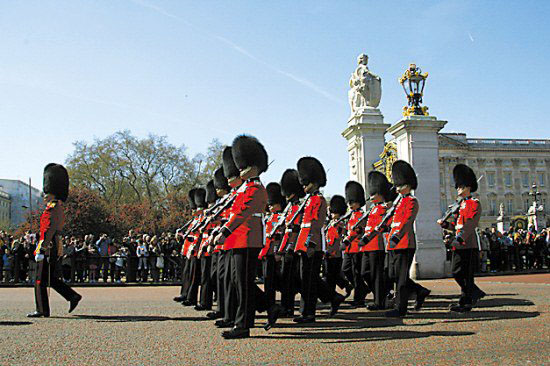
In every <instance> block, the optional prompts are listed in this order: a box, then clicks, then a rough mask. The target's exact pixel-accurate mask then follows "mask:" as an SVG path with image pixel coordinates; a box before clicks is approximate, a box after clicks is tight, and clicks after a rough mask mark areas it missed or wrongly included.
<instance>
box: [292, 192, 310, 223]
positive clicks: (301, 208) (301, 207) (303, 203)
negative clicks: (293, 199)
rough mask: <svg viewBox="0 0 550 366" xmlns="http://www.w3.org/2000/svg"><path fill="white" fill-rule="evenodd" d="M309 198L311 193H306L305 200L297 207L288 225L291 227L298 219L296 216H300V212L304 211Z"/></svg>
mask: <svg viewBox="0 0 550 366" xmlns="http://www.w3.org/2000/svg"><path fill="white" fill-rule="evenodd" d="M310 197H311V193H308V194H307V196H306V198H304V202H302V204H301V205H300V207H298V210H296V212H294V215H292V218H291V219H290V221H289V223H290V224H291V225H293V222H294V221H295V220H296V218H297V217H298V215H300V214H301V213H302V211H304V209H305V208H306V204H307V201H309V198H310Z"/></svg>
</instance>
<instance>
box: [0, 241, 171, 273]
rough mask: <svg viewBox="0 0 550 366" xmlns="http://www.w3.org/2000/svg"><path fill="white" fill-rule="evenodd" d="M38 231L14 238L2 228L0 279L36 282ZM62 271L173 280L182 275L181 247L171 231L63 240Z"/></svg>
mask: <svg viewBox="0 0 550 366" xmlns="http://www.w3.org/2000/svg"><path fill="white" fill-rule="evenodd" d="M36 238H37V236H36V234H31V233H26V234H25V235H24V236H22V237H20V238H14V237H13V236H11V235H8V234H7V233H6V232H3V231H0V259H1V260H0V282H4V283H33V282H34V271H35V268H36V262H35V261H34V254H33V252H34V249H35V248H36V244H37V239H36ZM61 240H62V244H63V255H62V257H61V259H60V260H61V267H60V268H61V271H62V273H60V274H59V275H61V276H62V278H63V280H64V281H66V282H68V283H77V282H87V283H97V282H118V283H120V282H122V281H123V280H124V281H125V282H148V281H153V282H163V281H165V282H166V281H168V282H174V281H178V279H179V278H181V272H180V271H181V255H180V251H181V246H180V245H179V244H178V242H177V241H176V239H175V236H174V234H172V233H162V234H160V235H158V236H157V235H148V234H137V233H135V232H133V231H132V230H130V232H129V233H128V235H127V236H125V237H123V238H122V239H119V240H117V239H114V238H110V237H109V236H107V235H106V234H102V235H100V236H99V237H94V235H92V234H88V235H85V236H84V237H75V236H71V237H69V236H65V237H62V238H61Z"/></svg>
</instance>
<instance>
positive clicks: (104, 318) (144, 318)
mask: <svg viewBox="0 0 550 366" xmlns="http://www.w3.org/2000/svg"><path fill="white" fill-rule="evenodd" d="M60 318H61V317H60ZM63 319H69V320H70V319H74V320H97V321H98V322H163V321H168V320H173V321H204V320H209V319H207V318H206V317H198V316H197V317H175V318H171V317H168V316H152V315H75V316H73V317H66V318H65V317H63Z"/></svg>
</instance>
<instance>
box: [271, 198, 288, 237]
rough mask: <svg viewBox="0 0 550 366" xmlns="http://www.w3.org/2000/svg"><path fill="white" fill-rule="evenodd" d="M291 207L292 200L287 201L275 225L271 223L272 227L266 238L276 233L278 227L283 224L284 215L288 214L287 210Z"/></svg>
mask: <svg viewBox="0 0 550 366" xmlns="http://www.w3.org/2000/svg"><path fill="white" fill-rule="evenodd" d="M291 208H292V202H289V203H288V204H287V205H286V207H285V209H284V211H283V212H282V213H281V216H279V220H277V223H276V224H275V225H273V229H272V230H271V232H270V233H269V234H267V237H268V238H270V239H271V238H272V237H273V235H275V234H276V233H277V231H279V229H280V228H281V227H282V226H283V225H284V224H285V218H286V215H287V214H288V211H289V210H290V209H291Z"/></svg>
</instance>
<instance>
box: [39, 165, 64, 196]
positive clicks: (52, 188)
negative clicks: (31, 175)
mask: <svg viewBox="0 0 550 366" xmlns="http://www.w3.org/2000/svg"><path fill="white" fill-rule="evenodd" d="M42 189H43V191H44V194H48V193H51V194H53V195H54V196H55V198H56V199H58V200H61V201H63V202H65V201H66V200H67V197H68V196H69V173H67V169H65V167H64V166H63V165H60V164H55V163H50V164H48V165H46V167H45V168H44V181H43V188H42Z"/></svg>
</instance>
